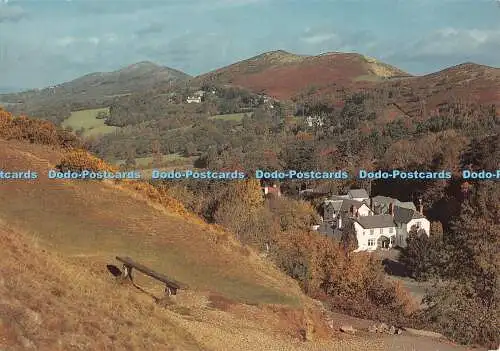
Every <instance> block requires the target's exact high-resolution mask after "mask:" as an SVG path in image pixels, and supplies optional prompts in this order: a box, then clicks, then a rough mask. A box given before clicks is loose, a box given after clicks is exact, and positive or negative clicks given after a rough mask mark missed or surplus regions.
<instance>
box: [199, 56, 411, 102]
mask: <svg viewBox="0 0 500 351" xmlns="http://www.w3.org/2000/svg"><path fill="white" fill-rule="evenodd" d="M395 76H408V73H406V72H403V71H401V70H400V69H398V68H396V67H393V66H390V65H387V64H384V63H381V62H378V61H377V60H375V59H373V58H369V57H366V56H363V55H360V54H354V53H326V54H322V55H318V56H303V55H295V54H291V53H288V52H286V51H282V50H278V51H272V52H267V53H264V54H261V55H258V56H255V57H252V58H250V59H247V60H244V61H240V62H237V63H235V64H232V65H230V66H227V67H223V68H220V69H218V70H215V71H213V72H209V73H207V74H203V75H201V76H198V77H196V78H194V80H193V81H194V82H197V83H198V84H203V83H217V84H233V85H237V86H242V87H245V88H248V89H250V90H253V91H255V92H262V93H266V94H268V95H270V96H273V97H275V98H278V99H288V98H291V97H292V96H294V95H296V94H298V93H300V92H302V91H304V90H306V89H309V88H318V89H322V88H324V87H327V86H329V87H348V86H351V85H361V86H371V85H372V83H373V82H379V81H381V80H384V79H385V78H389V77H395Z"/></svg>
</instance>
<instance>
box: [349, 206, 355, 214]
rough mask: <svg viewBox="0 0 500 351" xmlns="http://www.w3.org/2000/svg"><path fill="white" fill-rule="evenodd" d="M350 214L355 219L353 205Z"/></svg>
mask: <svg viewBox="0 0 500 351" xmlns="http://www.w3.org/2000/svg"><path fill="white" fill-rule="evenodd" d="M349 214H350V215H351V217H354V205H351V208H350V209H349Z"/></svg>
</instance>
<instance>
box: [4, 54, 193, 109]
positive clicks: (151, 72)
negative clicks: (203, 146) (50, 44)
mask: <svg viewBox="0 0 500 351" xmlns="http://www.w3.org/2000/svg"><path fill="white" fill-rule="evenodd" d="M189 78H190V76H189V75H188V74H186V73H183V72H181V71H178V70H175V69H172V68H168V67H163V66H159V65H156V64H154V63H152V62H147V61H144V62H139V63H136V64H133V65H130V66H127V67H125V68H123V69H120V70H117V71H113V72H96V73H91V74H87V75H85V76H83V77H80V78H77V79H74V80H72V81H70V82H66V83H62V84H58V85H55V86H51V87H47V88H44V89H34V90H29V91H25V92H20V93H13V94H2V95H0V103H1V102H7V103H10V104H13V103H17V104H22V105H26V106H25V107H27V108H28V110H29V108H30V107H31V108H33V107H35V106H38V105H48V104H51V103H53V102H54V103H55V102H57V103H63V102H68V103H85V102H87V101H93V100H95V99H97V100H105V99H111V98H114V97H117V96H121V95H125V94H131V93H135V92H140V91H144V90H148V89H151V88H155V87H159V86H168V85H169V84H171V83H173V82H177V81H183V80H187V79H189Z"/></svg>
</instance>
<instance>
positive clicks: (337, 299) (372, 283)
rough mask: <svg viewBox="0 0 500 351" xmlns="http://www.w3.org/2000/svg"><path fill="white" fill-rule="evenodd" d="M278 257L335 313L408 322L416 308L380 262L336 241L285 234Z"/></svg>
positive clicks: (278, 245) (279, 242) (309, 234)
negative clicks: (348, 250) (346, 249)
mask: <svg viewBox="0 0 500 351" xmlns="http://www.w3.org/2000/svg"><path fill="white" fill-rule="evenodd" d="M274 256H275V260H276V262H277V264H278V266H279V267H281V268H282V269H283V270H284V271H285V272H287V273H288V274H289V275H290V276H292V277H293V278H294V279H296V280H298V281H299V284H300V285H301V287H302V288H303V289H304V290H305V291H306V292H307V293H308V294H309V295H311V296H314V297H317V298H321V299H323V300H326V301H328V303H329V304H330V306H331V307H332V308H333V309H334V310H338V311H341V312H344V313H348V314H351V315H354V316H357V317H362V318H372V319H381V320H385V321H388V322H392V323H405V322H406V321H408V317H409V316H410V314H411V313H412V312H413V311H414V309H415V306H414V305H413V303H412V300H411V298H410V297H409V296H408V294H407V293H406V291H405V290H404V289H402V288H401V287H400V286H398V285H396V284H393V283H390V282H387V281H386V280H385V278H384V276H383V271H382V269H381V264H380V262H379V261H377V260H375V259H373V257H372V256H369V255H366V254H356V255H351V256H347V255H346V254H345V252H344V250H343V249H342V248H341V247H340V246H339V245H338V243H337V242H335V241H333V240H330V239H328V238H326V237H323V236H319V235H318V234H317V233H314V232H306V233H304V232H301V231H294V232H289V233H282V234H281V235H280V236H279V237H278V240H277V242H276V247H275V252H274Z"/></svg>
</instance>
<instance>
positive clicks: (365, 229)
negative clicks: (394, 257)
mask: <svg viewBox="0 0 500 351" xmlns="http://www.w3.org/2000/svg"><path fill="white" fill-rule="evenodd" d="M354 229H355V231H356V238H357V239H358V248H357V249H356V250H355V251H367V250H368V251H373V250H376V249H377V248H387V249H389V248H392V247H393V246H394V245H395V242H396V224H395V223H394V219H393V217H392V216H391V215H372V216H360V217H357V218H355V219H354Z"/></svg>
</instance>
